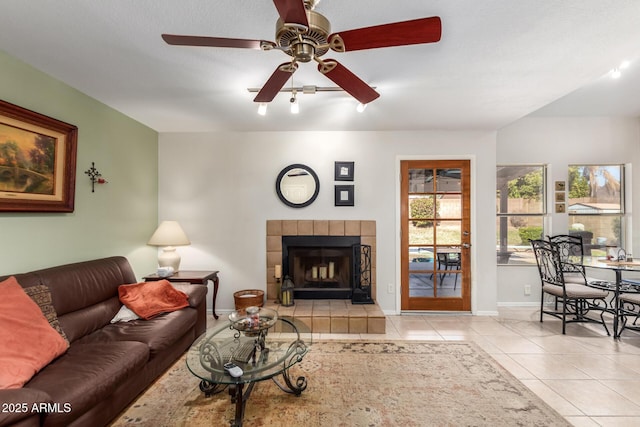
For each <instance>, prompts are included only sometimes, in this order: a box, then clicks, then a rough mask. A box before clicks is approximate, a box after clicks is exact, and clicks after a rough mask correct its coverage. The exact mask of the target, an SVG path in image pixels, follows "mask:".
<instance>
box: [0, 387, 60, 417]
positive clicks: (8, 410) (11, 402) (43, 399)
mask: <svg viewBox="0 0 640 427" xmlns="http://www.w3.org/2000/svg"><path fill="white" fill-rule="evenodd" d="M0 402H1V405H2V408H1V409H2V410H1V411H0V426H2V427H3V426H10V425H14V424H18V423H20V425H21V426H22V425H24V426H27V425H32V424H33V425H36V426H37V425H40V418H41V416H42V413H43V411H42V410H41V409H40V404H41V403H45V404H47V403H52V402H53V399H51V396H49V394H47V393H45V392H44V391H41V390H35V389H31V388H14V389H9V390H0ZM29 418H32V420H29ZM29 421H32V423H30V422H29Z"/></svg>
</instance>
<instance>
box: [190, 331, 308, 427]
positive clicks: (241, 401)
mask: <svg viewBox="0 0 640 427" xmlns="http://www.w3.org/2000/svg"><path fill="white" fill-rule="evenodd" d="M304 348H305V345H304V343H303V342H301V341H298V342H294V343H292V344H291V348H290V350H292V352H291V356H290V357H289V358H288V359H287V360H286V361H285V363H284V365H283V366H284V369H283V370H282V371H281V372H280V373H279V374H278V375H277V376H274V377H272V378H271V380H272V381H273V382H274V383H276V385H277V386H278V388H280V390H282V391H284V392H285V393H290V394H294V395H296V396H300V395H301V394H302V392H303V391H304V390H305V389H306V388H307V379H306V378H305V377H303V376H299V377H298V378H296V379H295V384H294V383H293V381H291V380H292V378H291V376H290V375H289V368H288V367H290V366H292V365H294V364H295V363H298V362H300V361H301V360H302V357H303V356H304V351H301V350H302V349H304ZM294 360H295V361H294ZM278 376H282V379H283V380H284V384H282V383H281V382H279V381H278V379H277V377H278ZM256 384H257V382H250V383H249V385H248V386H247V389H246V390H244V386H245V384H244V383H242V382H241V383H238V384H218V383H214V382H211V381H206V380H202V381H200V390H201V391H202V392H203V393H204V395H205V396H206V397H210V396H212V395H214V394H218V393H220V392H221V391H223V390H224V389H226V388H227V387H228V388H229V396H231V403H235V405H236V414H235V419H234V420H233V421H232V422H231V427H242V420H243V418H244V409H245V406H246V404H247V400H249V396H251V391H252V390H253V387H254V386H255V385H256ZM243 390H244V393H243Z"/></svg>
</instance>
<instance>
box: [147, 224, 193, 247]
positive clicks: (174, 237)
mask: <svg viewBox="0 0 640 427" xmlns="http://www.w3.org/2000/svg"><path fill="white" fill-rule="evenodd" d="M190 244H191V242H190V241H189V238H188V237H187V235H186V234H185V232H184V230H183V229H182V227H180V224H178V221H162V222H161V223H160V225H159V226H158V228H157V229H156V231H155V233H153V235H152V236H151V238H150V239H149V241H148V242H147V245H151V246H185V245H190Z"/></svg>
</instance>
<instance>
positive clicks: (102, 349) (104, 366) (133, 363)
mask: <svg viewBox="0 0 640 427" xmlns="http://www.w3.org/2000/svg"><path fill="white" fill-rule="evenodd" d="M148 359H149V350H148V348H147V346H146V345H145V344H142V343H139V342H135V341H129V342H127V341H120V342H111V343H93V344H79V343H74V344H73V345H72V346H71V347H70V348H69V351H67V353H66V354H64V355H63V356H62V357H60V358H58V360H56V361H54V362H53V363H51V364H50V365H49V366H47V367H46V368H45V369H43V370H42V371H41V372H40V373H39V374H38V375H36V376H35V377H34V378H33V379H32V380H31V381H29V382H28V383H27V384H26V385H25V388H31V389H36V390H42V391H44V392H46V393H47V394H49V395H50V396H51V398H52V400H53V403H54V404H55V403H58V404H59V405H60V407H61V408H62V410H60V411H56V412H53V413H50V414H48V415H47V416H46V422H45V425H47V426H49V425H51V426H66V425H69V423H70V422H71V421H73V420H74V419H76V418H77V417H79V416H80V415H82V414H83V413H85V412H86V411H87V410H88V409H89V408H91V407H93V406H94V405H96V404H97V403H98V402H100V401H101V400H104V399H108V398H109V395H110V394H111V393H113V392H114V390H115V389H116V387H118V386H119V385H120V384H122V382H124V381H125V380H126V379H127V378H129V377H131V376H134V375H136V373H137V372H139V371H140V370H142V369H143V367H144V365H145V364H146V363H147V361H148ZM65 408H70V410H69V411H66V410H65Z"/></svg>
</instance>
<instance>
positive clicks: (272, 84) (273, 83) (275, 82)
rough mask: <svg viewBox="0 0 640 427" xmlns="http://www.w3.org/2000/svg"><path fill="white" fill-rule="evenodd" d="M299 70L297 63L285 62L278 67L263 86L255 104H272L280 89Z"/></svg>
mask: <svg viewBox="0 0 640 427" xmlns="http://www.w3.org/2000/svg"><path fill="white" fill-rule="evenodd" d="M297 69H298V64H296V63H295V62H285V63H284V64H280V65H278V68H276V70H275V71H274V72H273V74H271V77H269V80H267V82H266V83H265V84H264V86H262V89H260V91H259V92H258V94H257V95H256V97H255V98H254V99H253V102H271V101H273V98H275V97H276V95H277V94H278V92H280V89H282V87H283V86H284V84H285V83H286V82H287V80H289V77H291V75H292V74H293V73H295V72H296V70H297Z"/></svg>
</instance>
